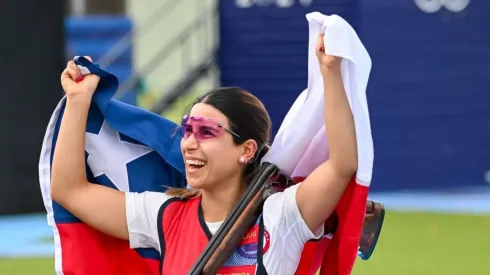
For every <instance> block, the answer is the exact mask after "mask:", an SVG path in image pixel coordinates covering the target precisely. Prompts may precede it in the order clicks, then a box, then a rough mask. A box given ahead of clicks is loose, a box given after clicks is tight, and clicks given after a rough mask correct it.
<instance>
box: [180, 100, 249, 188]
mask: <svg viewBox="0 0 490 275" xmlns="http://www.w3.org/2000/svg"><path fill="white" fill-rule="evenodd" d="M183 129H184V130H185V131H184V137H183V138H182V141H181V149H182V155H183V157H184V161H185V171H186V177H187V183H188V184H189V185H190V186H191V187H192V188H195V189H204V190H211V189H215V188H217V187H224V184H226V183H227V182H229V181H230V180H233V179H236V180H238V181H239V180H240V178H241V171H242V168H243V164H241V163H240V162H239V159H240V157H241V156H242V155H243V154H244V152H245V150H244V147H243V146H240V145H235V144H234V143H233V136H232V135H233V134H232V133H230V132H229V130H227V129H230V124H229V122H228V119H227V117H226V116H225V115H224V114H222V113H221V112H220V111H218V110H217V109H215V108H214V107H212V106H211V105H207V104H205V103H198V104H196V105H194V107H193V108H192V110H191V112H190V114H189V116H188V117H187V119H185V120H184V121H183ZM238 131H239V129H238ZM237 134H239V133H237Z"/></svg>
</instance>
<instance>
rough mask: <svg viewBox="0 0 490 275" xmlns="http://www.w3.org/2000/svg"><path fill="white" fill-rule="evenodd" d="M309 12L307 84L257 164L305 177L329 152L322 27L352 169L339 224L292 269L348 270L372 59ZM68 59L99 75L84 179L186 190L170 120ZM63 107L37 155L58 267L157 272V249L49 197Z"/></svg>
mask: <svg viewBox="0 0 490 275" xmlns="http://www.w3.org/2000/svg"><path fill="white" fill-rule="evenodd" d="M307 19H308V21H309V25H310V43H309V57H308V58H309V71H308V88H307V89H306V90H305V91H304V92H303V93H302V94H301V95H300V96H299V97H298V99H297V100H296V102H295V103H294V105H293V106H292V108H291V110H290V111H289V113H288V115H287V116H286V118H285V120H284V122H283V124H282V125H281V128H280V130H279V132H278V134H277V136H276V137H275V140H274V142H273V144H272V146H271V150H270V151H269V153H268V154H267V155H266V156H265V157H264V161H268V162H271V163H274V164H276V165H277V166H278V167H279V168H280V169H281V170H282V173H284V174H286V175H289V176H292V177H294V178H304V177H306V176H308V174H309V173H311V171H312V170H313V169H314V168H315V167H317V166H318V165H319V164H320V163H321V162H323V161H325V160H326V159H328V142H327V140H326V139H325V120H324V116H323V108H324V105H323V88H322V87H323V83H322V79H321V76H320V73H319V68H318V61H317V59H316V56H315V52H314V45H315V41H316V37H317V35H318V33H319V32H320V31H322V32H325V33H326V36H325V40H326V41H325V46H326V49H325V50H326V52H327V53H330V54H335V55H339V56H341V57H344V60H343V61H342V74H343V78H344V85H345V89H346V92H347V96H348V99H349V103H350V106H351V109H352V112H353V114H354V120H355V128H356V135H357V142H358V144H357V146H358V173H357V175H356V177H355V179H353V181H352V182H351V184H350V185H349V187H348V188H347V191H346V192H345V194H344V196H343V197H342V199H341V201H340V203H339V204H338V206H337V209H336V213H335V215H336V217H337V218H338V219H339V227H338V228H337V231H336V232H335V234H334V235H330V234H329V235H326V236H325V238H324V239H323V240H321V241H320V242H316V243H313V242H312V243H308V244H307V245H306V246H305V249H304V250H303V255H302V257H301V261H300V265H299V267H298V271H297V273H296V274H297V275H303V274H315V272H316V271H317V270H318V268H319V267H320V266H322V268H321V274H326V275H347V274H350V272H351V270H352V268H353V265H354V262H355V259H356V256H357V255H358V247H359V239H360V235H361V231H362V226H363V220H364V215H365V209H366V200H367V193H368V188H369V184H370V181H371V174H372V163H373V145H372V138H371V130H370V123H369V112H368V108H367V101H366V95H365V90H366V86H367V81H368V78H369V73H370V69H371V60H370V58H369V55H368V53H367V51H366V50H365V48H364V47H363V45H362V43H361V42H360V40H359V38H358V37H357V35H356V33H355V32H354V30H353V29H352V28H351V27H350V25H349V24H348V23H347V22H345V21H344V20H343V19H342V18H340V17H338V16H330V17H327V16H324V15H322V14H320V13H310V14H308V15H307ZM331 41H334V42H333V43H331ZM75 62H76V63H77V64H78V65H79V66H80V68H81V69H82V72H83V73H85V74H89V73H93V74H97V75H98V76H100V77H101V80H100V83H99V85H98V87H97V90H96V92H95V94H94V97H93V100H92V105H91V108H90V111H89V117H88V122H87V129H86V144H85V151H86V164H87V165H86V168H87V177H88V179H89V181H91V182H93V183H96V184H102V185H105V186H109V187H111V188H115V189H119V190H121V191H132V192H143V191H159V192H164V191H165V188H164V187H163V185H166V186H170V187H185V186H186V182H185V176H184V175H185V173H184V163H183V159H182V155H181V151H180V139H181V135H180V131H175V129H176V127H177V125H176V124H175V123H173V122H171V121H169V120H167V119H165V118H163V117H161V116H158V115H156V114H154V113H151V112H148V111H146V110H143V109H140V108H137V107H134V106H131V105H127V104H124V103H122V102H119V101H116V100H113V99H112V96H113V95H114V94H115V92H116V90H117V88H118V80H117V78H116V77H115V76H114V75H112V74H110V73H108V72H106V71H104V70H102V69H100V68H99V67H98V66H96V65H94V64H92V63H91V62H89V61H88V60H86V59H85V58H83V57H78V58H75ZM64 106H65V98H63V99H62V100H61V101H60V103H59V104H58V106H57V107H56V109H55V111H54V112H53V115H52V117H51V120H50V122H49V124H48V127H47V130H46V134H45V137H44V141H43V145H42V149H41V156H40V161H39V178H40V185H41V191H42V195H43V200H44V204H45V207H46V211H47V219H48V223H49V225H50V226H51V227H52V229H53V233H54V240H55V270H56V272H57V274H65V275H68V274H70V275H72V274H73V275H97V274H101V275H108V274H119V275H130V274H131V275H132V274H142V275H156V274H158V272H159V258H160V256H159V254H158V252H157V251H156V250H154V249H135V250H133V249H130V248H129V244H128V242H126V241H122V240H119V239H115V238H112V237H109V236H107V235H105V234H103V233H101V232H98V231H96V230H95V229H93V228H91V227H89V226H87V225H86V224H84V223H82V222H81V221H80V220H78V219H77V218H76V217H75V216H73V215H72V214H71V213H69V212H68V211H67V210H66V209H64V208H63V207H61V206H60V205H59V204H57V203H56V202H54V201H52V199H51V197H50V182H51V179H50V177H51V163H52V156H53V150H54V148H55V147H56V140H57V135H58V131H59V126H60V121H61V119H62V117H63V111H64ZM347 216H348V219H347ZM325 249H326V250H325Z"/></svg>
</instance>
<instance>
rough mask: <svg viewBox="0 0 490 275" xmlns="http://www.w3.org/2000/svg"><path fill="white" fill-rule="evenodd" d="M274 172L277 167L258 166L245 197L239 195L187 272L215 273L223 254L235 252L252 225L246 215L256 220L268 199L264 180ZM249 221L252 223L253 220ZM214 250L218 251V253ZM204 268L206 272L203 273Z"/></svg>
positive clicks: (269, 164)
mask: <svg viewBox="0 0 490 275" xmlns="http://www.w3.org/2000/svg"><path fill="white" fill-rule="evenodd" d="M277 170H278V169H277V167H276V166H275V165H273V164H271V163H263V164H262V166H261V168H260V172H259V173H258V174H257V176H256V177H255V178H254V179H253V180H252V182H251V183H250V185H249V187H248V188H247V191H246V192H245V194H243V195H242V197H241V198H240V200H239V201H238V203H237V205H236V206H235V208H233V210H232V211H231V213H230V214H229V215H228V217H227V218H226V219H225V221H224V222H223V224H222V225H221V226H220V228H219V229H218V232H216V234H214V236H213V238H211V240H210V241H209V243H208V245H207V246H206V249H205V250H204V252H203V253H202V254H201V256H200V257H199V259H198V260H197V261H196V262H195V263H194V266H193V267H192V269H191V271H190V273H189V274H190V275H201V274H216V272H217V271H218V270H219V268H221V267H222V266H223V264H224V263H225V262H226V259H227V258H228V256H229V254H227V253H224V251H228V252H229V251H231V250H233V249H235V248H236V246H237V245H238V243H240V241H241V239H242V238H243V236H244V235H245V233H246V231H248V229H249V228H250V226H251V225H252V224H249V223H250V221H251V220H252V217H248V216H255V217H257V215H258V213H259V212H260V211H259V210H260V209H261V207H262V203H263V202H264V200H265V196H268V194H267V192H266V191H268V190H269V188H268V186H269V185H268V183H267V180H268V179H269V178H270V177H271V176H273V175H274V174H275V173H277ZM247 213H248V214H247ZM246 214H247V215H246ZM253 222H255V219H254V220H253ZM240 224H241V226H240ZM247 224H249V225H248V227H247V226H246V225H247ZM234 230H237V231H234ZM240 232H242V233H240ZM239 233H240V234H239ZM225 238H226V241H225ZM218 250H219V251H221V252H218ZM211 259H213V262H211ZM205 267H206V270H204V268H205ZM204 272H206V273H204Z"/></svg>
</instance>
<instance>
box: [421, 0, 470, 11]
mask: <svg viewBox="0 0 490 275" xmlns="http://www.w3.org/2000/svg"><path fill="white" fill-rule="evenodd" d="M469 4H470V0H415V5H417V7H418V8H419V9H420V10H421V11H423V12H425V13H435V12H438V11H439V10H441V9H442V8H445V9H447V10H449V11H451V12H461V11H464V10H465V9H466V8H467V7H468V5H469Z"/></svg>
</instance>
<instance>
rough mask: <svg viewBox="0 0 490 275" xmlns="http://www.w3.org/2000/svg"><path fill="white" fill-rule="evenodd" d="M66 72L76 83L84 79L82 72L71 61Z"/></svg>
mask: <svg viewBox="0 0 490 275" xmlns="http://www.w3.org/2000/svg"><path fill="white" fill-rule="evenodd" d="M66 71H67V73H68V75H69V76H70V78H71V79H73V80H74V81H75V82H79V81H81V80H82V79H83V75H82V72H81V71H80V69H79V68H78V66H77V64H75V62H74V61H73V60H71V61H69V62H68V64H67V65H66Z"/></svg>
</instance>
